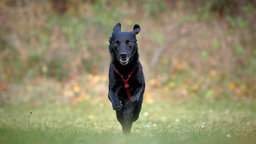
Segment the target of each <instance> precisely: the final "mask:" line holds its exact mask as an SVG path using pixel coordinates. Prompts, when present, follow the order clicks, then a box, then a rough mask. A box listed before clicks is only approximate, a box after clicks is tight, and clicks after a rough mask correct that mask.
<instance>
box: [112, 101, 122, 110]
mask: <svg viewBox="0 0 256 144" xmlns="http://www.w3.org/2000/svg"><path fill="white" fill-rule="evenodd" d="M112 107H113V110H121V109H122V107H123V104H122V102H121V101H119V102H116V103H112Z"/></svg>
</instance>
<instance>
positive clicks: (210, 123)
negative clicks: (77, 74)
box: [0, 100, 256, 144]
mask: <svg viewBox="0 0 256 144" xmlns="http://www.w3.org/2000/svg"><path fill="white" fill-rule="evenodd" d="M255 109H256V103H255V100H253V101H230V100H220V101H215V102H209V101H199V100H192V101H182V102H160V101H155V102H154V103H153V104H146V103H145V104H144V107H143V110H142V112H141V116H140V119H139V120H138V121H137V122H136V123H134V126H133V130H132V134H130V135H126V136H124V135H122V134H121V128H120V125H119V123H118V122H117V120H116V118H115V114H114V111H112V110H111V107H110V104H109V102H108V101H107V100H106V101H105V100H104V101H103V102H95V103H89V102H84V103H83V104H78V105H76V106H71V105H64V104H47V105H46V104H45V105H42V104H41V105H35V104H34V106H31V105H23V106H22V105H21V106H2V107H1V108H0V115H1V117H0V143H1V144H9V143H10V144H16V143H19V144H20V143H26V144H30V143H31V144H34V143H37V144H40V143H47V144H49V143H53V144H56V143H60V144H65V143H67V144H71V143H72V144H74V143H111V144H120V143H122V144H123V143H127V144H134V143H140V144H144V143H145V144H158V143H161V144H162V143H185V144H186V143H187V144H200V143H202V144H204V143H207V144H209V143H212V144H214V143H232V144H234V143H246V144H250V143H251V144H252V143H255V141H256V137H255V135H256V115H255ZM31 110H32V113H31V114H30V111H31Z"/></svg>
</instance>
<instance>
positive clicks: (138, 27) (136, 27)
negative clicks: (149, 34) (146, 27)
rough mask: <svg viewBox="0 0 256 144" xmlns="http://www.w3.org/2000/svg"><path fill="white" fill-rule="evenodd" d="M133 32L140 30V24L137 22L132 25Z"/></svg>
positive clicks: (136, 32)
mask: <svg viewBox="0 0 256 144" xmlns="http://www.w3.org/2000/svg"><path fill="white" fill-rule="evenodd" d="M132 32H133V33H134V34H138V33H139V32H140V25H138V24H135V25H134V26H133V31H132Z"/></svg>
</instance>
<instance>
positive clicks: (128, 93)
mask: <svg viewBox="0 0 256 144" xmlns="http://www.w3.org/2000/svg"><path fill="white" fill-rule="evenodd" d="M113 68H114V70H115V72H116V73H117V74H118V75H119V76H120V77H121V78H122V80H123V81H124V88H125V90H126V94H127V97H128V99H129V100H130V99H131V97H132V96H131V93H130V91H129V87H130V84H129V79H130V77H131V76H132V74H133V72H134V71H135V68H136V67H134V68H133V69H132V71H131V72H130V73H129V74H128V75H127V78H124V75H123V74H121V73H120V72H119V71H118V70H117V69H116V67H115V66H113Z"/></svg>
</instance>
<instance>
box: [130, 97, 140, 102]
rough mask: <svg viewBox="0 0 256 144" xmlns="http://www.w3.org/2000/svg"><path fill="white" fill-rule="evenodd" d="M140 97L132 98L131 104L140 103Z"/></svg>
mask: <svg viewBox="0 0 256 144" xmlns="http://www.w3.org/2000/svg"><path fill="white" fill-rule="evenodd" d="M139 99H140V98H139V97H137V96H133V97H131V102H132V103H137V102H138V101H139Z"/></svg>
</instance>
